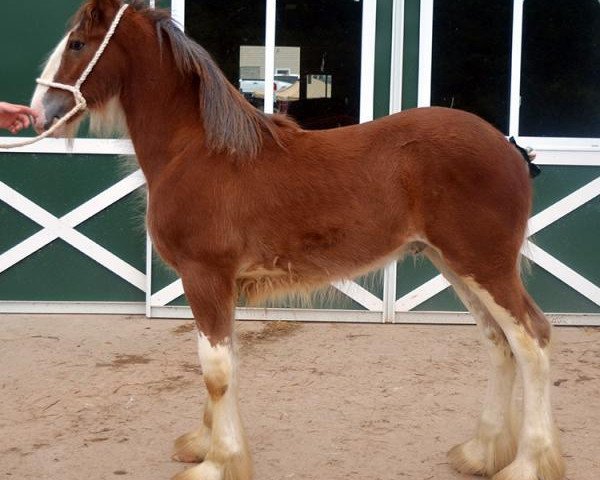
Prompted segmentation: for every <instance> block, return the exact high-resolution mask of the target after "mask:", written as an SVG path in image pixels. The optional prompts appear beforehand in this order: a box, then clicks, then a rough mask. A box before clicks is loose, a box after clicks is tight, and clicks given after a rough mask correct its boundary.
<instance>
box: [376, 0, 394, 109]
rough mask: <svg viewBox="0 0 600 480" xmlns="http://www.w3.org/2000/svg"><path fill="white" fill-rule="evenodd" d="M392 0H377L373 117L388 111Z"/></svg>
mask: <svg viewBox="0 0 600 480" xmlns="http://www.w3.org/2000/svg"><path fill="white" fill-rule="evenodd" d="M393 6H394V2H393V0H378V2H377V26H376V32H377V34H376V38H375V91H374V92H373V117H374V118H378V117H383V116H385V115H388V114H389V113H390V66H391V58H392V14H393Z"/></svg>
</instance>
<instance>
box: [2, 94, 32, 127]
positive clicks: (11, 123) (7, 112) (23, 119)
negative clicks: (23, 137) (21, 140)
mask: <svg viewBox="0 0 600 480" xmlns="http://www.w3.org/2000/svg"><path fill="white" fill-rule="evenodd" d="M30 117H33V119H34V120H35V119H36V118H37V113H36V112H35V111H34V110H32V109H31V108H29V107H26V106H24V105H13V104H12V103H6V102H0V128H4V129H6V130H8V131H9V132H10V133H12V134H15V133H18V132H20V131H21V130H22V129H24V128H28V127H29V126H30V125H31V119H30Z"/></svg>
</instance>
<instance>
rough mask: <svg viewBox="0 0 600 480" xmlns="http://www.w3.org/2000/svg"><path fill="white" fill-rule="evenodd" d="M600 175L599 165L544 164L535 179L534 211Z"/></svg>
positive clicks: (546, 206) (542, 208)
mask: <svg viewBox="0 0 600 480" xmlns="http://www.w3.org/2000/svg"><path fill="white" fill-rule="evenodd" d="M598 176H600V168H598V167H571V166H550V165H542V173H541V175H539V176H538V177H535V179H534V180H533V213H534V214H536V213H538V212H540V211H541V210H544V209H545V208H548V207H549V206H550V205H552V204H553V203H555V202H557V201H558V200H560V199H561V198H564V197H566V196H567V195H568V194H570V193H572V192H574V191H575V190H577V189H579V188H581V187H583V186H584V185H586V184H587V183H589V182H591V181H593V180H595V179H596V178H598Z"/></svg>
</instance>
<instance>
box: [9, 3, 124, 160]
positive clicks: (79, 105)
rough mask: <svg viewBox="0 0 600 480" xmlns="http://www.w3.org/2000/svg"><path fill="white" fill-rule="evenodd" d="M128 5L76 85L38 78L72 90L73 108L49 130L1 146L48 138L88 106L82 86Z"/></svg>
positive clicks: (10, 146) (52, 85)
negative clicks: (33, 136)
mask: <svg viewBox="0 0 600 480" xmlns="http://www.w3.org/2000/svg"><path fill="white" fill-rule="evenodd" d="M128 6H129V5H127V4H124V5H123V6H122V7H121V8H120V9H119V11H118V12H117V14H116V15H115V18H114V19H113V21H112V24H111V25H110V28H109V29H108V31H107V32H106V35H105V36H104V40H102V43H101V44H100V47H98V50H97V51H96V53H95V54H94V56H93V58H92V59H91V60H90V63H89V64H88V66H87V67H86V69H85V70H84V71H83V72H82V73H81V75H80V77H79V79H78V80H77V81H76V82H75V85H66V84H64V83H58V82H51V81H48V80H44V79H42V78H38V79H37V80H36V82H37V83H39V84H40V85H44V86H45V87H52V88H58V89H61V90H66V91H68V92H71V93H72V94H73V97H74V98H75V106H74V107H73V108H72V109H71V110H69V112H68V113H67V114H66V115H64V116H63V117H62V118H61V119H59V120H58V122H56V123H55V124H54V125H52V126H51V127H50V128H49V129H48V130H46V131H45V132H44V133H42V134H41V135H38V136H37V137H35V138H30V139H27V140H23V141H21V142H14V143H8V144H2V143H0V148H15V147H24V146H25V145H31V144H32V143H36V142H39V141H40V140H42V139H43V138H46V137H48V136H50V135H52V134H53V133H54V132H55V131H56V130H57V129H59V128H60V127H62V126H63V125H64V124H65V123H67V122H68V121H69V120H70V119H71V118H72V117H73V116H75V115H76V114H77V113H78V112H79V111H83V110H85V109H86V108H87V101H86V100H85V97H84V96H83V94H82V93H81V86H82V85H83V83H84V82H85V81H86V80H87V78H88V76H89V75H90V73H92V70H93V69H94V67H95V66H96V64H97V63H98V61H99V60H100V57H101V56H102V54H103V53H104V50H106V47H107V46H108V43H109V42H110V39H111V38H112V36H113V35H114V33H115V30H116V29H117V26H118V25H119V22H120V21H121V18H122V17H123V14H124V13H125V10H126V9H127V7H128Z"/></svg>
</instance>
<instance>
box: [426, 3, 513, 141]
mask: <svg viewBox="0 0 600 480" xmlns="http://www.w3.org/2000/svg"><path fill="white" fill-rule="evenodd" d="M433 8H434V10H433V51H432V70H431V105H438V106H444V107H449V108H458V109H461V110H467V111H469V112H472V113H475V114H477V115H479V116H481V117H483V118H485V119H486V120H487V121H488V122H490V123H492V124H493V125H494V126H496V128H498V129H500V130H502V131H503V132H504V133H508V118H509V98H510V52H511V35H512V0H500V1H496V2H481V1H480V0H457V1H452V2H441V1H440V2H434V7H433Z"/></svg>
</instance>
